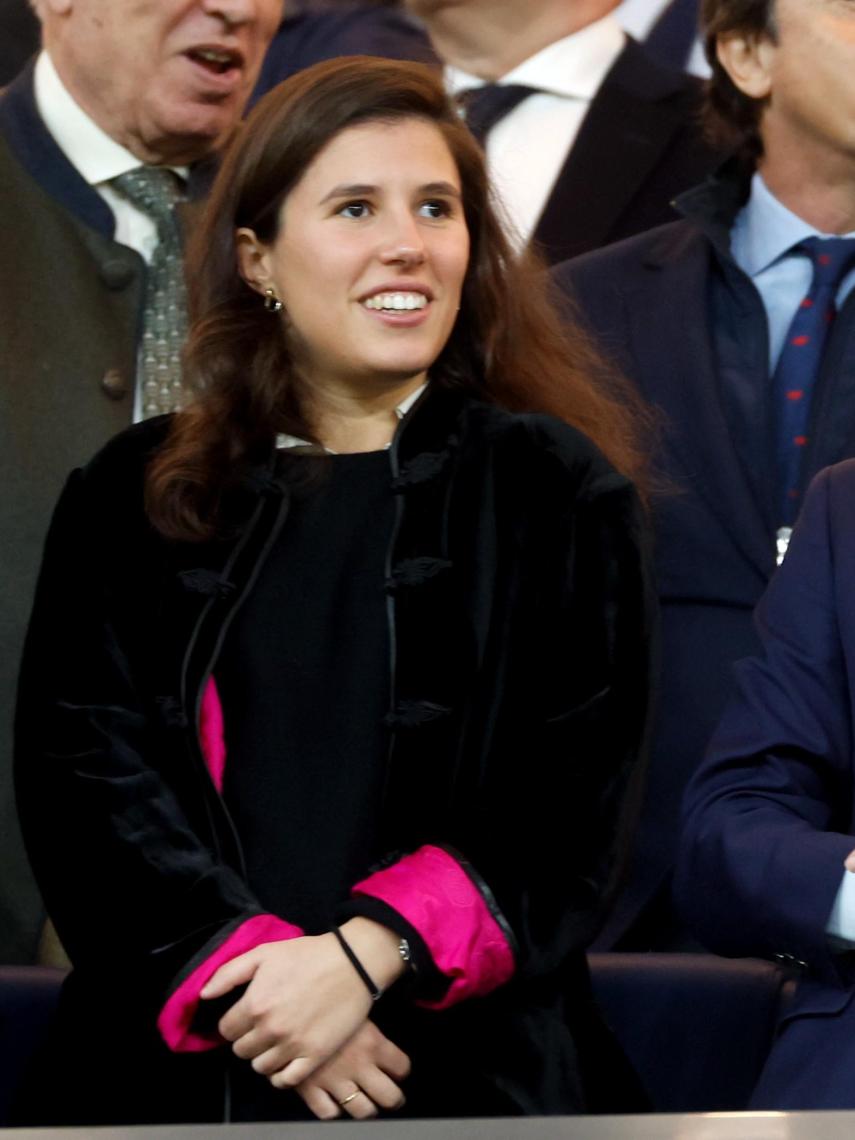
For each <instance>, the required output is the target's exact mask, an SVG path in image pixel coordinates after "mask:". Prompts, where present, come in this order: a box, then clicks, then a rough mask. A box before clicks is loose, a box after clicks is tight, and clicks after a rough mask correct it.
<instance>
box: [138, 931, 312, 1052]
mask: <svg viewBox="0 0 855 1140" xmlns="http://www.w3.org/2000/svg"><path fill="white" fill-rule="evenodd" d="M302 933H303V931H302V930H301V929H300V927H299V926H293V925H292V924H291V923H290V922H285V921H284V920H283V919H281V918H277V917H276V915H275V914H257V915H255V917H254V918H248V919H247V920H246V922H244V923H242V924H241V925H240V926H239V927H238V928H237V930H234V931H232V933H231V934H230V935H229V937H228V938H227V939H226V940H225V942H223V943H221V944H220V945H219V946H218V947H217V949H216V950H215V951H214V953H213V954H211V956H210V957H208V958H206V959H205V961H204V962H202V963H201V964H200V965H199V966H197V967H196V969H195V970H194V971H193V973H192V974H190V975H189V977H187V978H185V979H184V981H183V982H182V983H181V985H180V986H179V987H178V989H177V990H175V991H174V992H173V993H172V994H171V995H170V996H169V998H168V999H167V1001H166V1004H165V1005H164V1007H163V1009H162V1010H161V1011H160V1016H159V1017H158V1019H157V1028H158V1029H159V1030H160V1035H161V1037H162V1038H163V1040H164V1041H165V1042H166V1044H167V1045H168V1046H169V1048H170V1049H171V1050H172V1051H173V1053H202V1052H204V1051H205V1050H206V1049H216V1047H217V1046H218V1045H221V1044H222V1043H223V1039H222V1037H220V1035H219V1034H218V1033H213V1034H211V1036H209V1037H208V1036H203V1035H202V1034H200V1033H194V1032H193V1031H192V1030H191V1028H190V1026H191V1025H192V1024H193V1018H194V1017H195V1016H196V1009H197V1007H198V1005H199V1001H200V998H199V993H200V991H201V990H202V988H203V986H204V985H205V984H206V982H208V981H209V980H210V979H211V978H212V977H213V975H214V973H215V972H216V971H217V970H218V969H219V967H220V966H222V965H223V964H224V963H226V962H230V961H231V960H232V958H237V957H238V955H239V954H245V953H246V951H247V950H252V949H254V948H255V947H256V946H261V945H262V943H264V942H285V941H286V940H287V939H289V938H299V937H300V935H301V934H302Z"/></svg>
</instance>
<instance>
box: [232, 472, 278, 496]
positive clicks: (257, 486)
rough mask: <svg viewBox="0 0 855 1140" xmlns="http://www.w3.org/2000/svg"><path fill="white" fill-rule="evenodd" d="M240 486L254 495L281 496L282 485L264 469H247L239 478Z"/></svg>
mask: <svg viewBox="0 0 855 1140" xmlns="http://www.w3.org/2000/svg"><path fill="white" fill-rule="evenodd" d="M241 486H242V487H244V489H245V490H247V491H251V492H252V493H253V494H256V495H264V496H265V497H266V498H277V499H279V498H281V497H282V486H281V484H280V483H278V482H277V481H276V479H274V478H272V477H271V476H270V475H268V474H267V473H266V472H264V471H248V472H247V473H246V475H244V476H243V478H242V479H241Z"/></svg>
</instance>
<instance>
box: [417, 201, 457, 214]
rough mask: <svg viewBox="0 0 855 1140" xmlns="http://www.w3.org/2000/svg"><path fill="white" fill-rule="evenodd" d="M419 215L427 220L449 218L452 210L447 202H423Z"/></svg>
mask: <svg viewBox="0 0 855 1140" xmlns="http://www.w3.org/2000/svg"><path fill="white" fill-rule="evenodd" d="M419 213H420V214H421V215H422V217H425V218H447V217H448V215H449V214H450V213H451V208H450V206H449V205H448V203H447V202H439V201H436V200H435V199H432V200H431V201H430V202H422V204H421V206H419Z"/></svg>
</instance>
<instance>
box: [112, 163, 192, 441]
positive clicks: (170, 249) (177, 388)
mask: <svg viewBox="0 0 855 1140" xmlns="http://www.w3.org/2000/svg"><path fill="white" fill-rule="evenodd" d="M111 184H112V185H113V186H114V187H115V189H116V190H117V191H118V192H119V193H120V194H122V195H123V196H124V197H125V198H127V199H128V201H129V202H131V203H132V204H133V205H134V206H136V207H137V209H138V210H141V211H142V212H143V213H144V214H147V215H148V216H149V217H150V218H151V219H152V220H153V221H154V223H155V224H156V226H157V238H158V240H157V245H156V246H155V250H154V253H153V255H152V259H151V262H150V264H149V267H148V274H147V276H146V290H145V311H144V318H143V336H142V342H141V344H140V352H139V366H138V367H139V381H140V383H141V384H142V414H143V419H147V418H148V417H149V416H157V415H160V413H161V412H172V411H175V409H176V408H178V407H180V405H181V349H182V347H183V345H184V340H185V338H186V336H187V297H186V290H185V284H184V263H183V257H182V248H181V230H180V227H179V225H178V217H177V215H176V211H175V207H176V205H177V204H178V203H179V202H181V201H183V200H184V197H185V194H184V187H183V185H182V182H181V179H180V178H179V177H178V176H177V175H176V174H173V172H172V171H171V170H167V169H166V168H165V167H160V166H141V167H139V168H138V169H137V170H131V171H129V172H128V173H127V174H120V175H119V176H118V178H114V179H113V180H112V183H111Z"/></svg>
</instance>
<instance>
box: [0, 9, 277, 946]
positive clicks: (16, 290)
mask: <svg viewBox="0 0 855 1140" xmlns="http://www.w3.org/2000/svg"><path fill="white" fill-rule="evenodd" d="M35 8H36V11H37V13H38V15H39V17H40V20H41V24H42V43H43V50H42V52H41V53H40V55H39V56H38V58H37V59H36V61H35V62H34V64H32V65H30V66H29V67H27V68H26V69H25V70H24V71H23V72H22V73H21V75H20V76H19V77H18V78H17V79H16V80H15V81H14V82H13V83H12V84H11V85H10V86H9V87H8V88H7V89H6V91H5V93H4V94H3V96H2V98H0V216H2V218H3V223H4V224H3V227H2V230H0V488H2V491H0V580H2V582H3V589H2V592H0V866H2V868H3V871H2V877H0V961H5V962H15V961H18V962H20V961H30V960H32V958H33V956H34V954H35V950H36V942H37V938H38V931H39V929H40V927H41V925H42V914H41V907H40V903H39V900H38V896H37V893H36V890H35V887H34V885H33V883H32V880H31V878H30V876H29V872H28V870H27V867H26V861H25V857H24V854H23V850H22V847H21V843H20V839H19V837H18V831H17V827H16V825H15V822H14V810H13V806H12V789H11V757H10V752H11V735H12V733H11V720H12V704H13V697H14V688H15V679H16V672H17V665H18V657H19V653H20V647H21V643H22V640H23V634H24V627H25V624H26V619H27V614H28V612H29V606H30V599H31V593H32V586H33V579H34V577H35V573H36V567H37V564H38V560H39V556H40V551H41V544H42V540H43V536H44V532H45V528H46V525H47V521H48V518H49V515H50V511H51V509H52V506H53V503H54V501H55V500H56V497H57V495H58V493H59V491H60V489H61V487H62V484H63V481H64V479H65V477H66V476H67V474H68V472H69V471H70V469H71V468H72V467H74V466H75V465H77V464H79V463H81V462H83V461H84V460H86V459H87V458H89V457H90V456H91V454H92V453H93V452H94V451H95V450H97V448H98V447H100V446H101V444H103V443H104V441H105V440H106V439H107V438H109V436H111V435H112V434H114V433H115V432H117V431H119V430H120V429H121V428H123V427H125V426H126V425H127V424H129V423H130V422H131V420H132V419H134V418H139V417H141V416H143V415H148V414H154V413H156V412H160V411H168V410H170V408H172V407H174V406H175V404H176V401H177V398H178V388H179V383H180V364H179V354H180V346H181V341H182V339H183V335H184V331H185V325H186V314H185V312H184V298H183V276H182V271H181V234H180V220H179V219H180V215H181V213H182V211H183V210H184V206H185V199H190V200H192V199H193V198H195V197H198V196H199V195H200V194H201V193H203V192H204V189H205V186H206V171H208V170H209V168H210V166H211V164H212V160H214V159H215V156H216V154H217V152H218V151H219V150H220V148H221V147H222V146H223V145H224V143H225V142H226V141H227V139H228V138H229V136H230V135H231V133H232V131H233V130H234V128H235V126H236V124H237V122H238V120H239V117H240V114H241V112H242V110H243V107H244V104H245V102H246V100H247V98H248V97H249V94H250V92H251V91H252V88H253V85H254V83H255V80H256V77H257V75H258V71H259V68H260V65H261V61H262V58H263V55H264V52H265V50H266V48H267V45H268V44H269V42H270V39H271V37H272V36H273V33H274V31H275V30H276V28H277V26H278V23H279V19H280V16H281V9H282V3H281V0H39V2H38V3H37V4H36V5H35Z"/></svg>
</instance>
